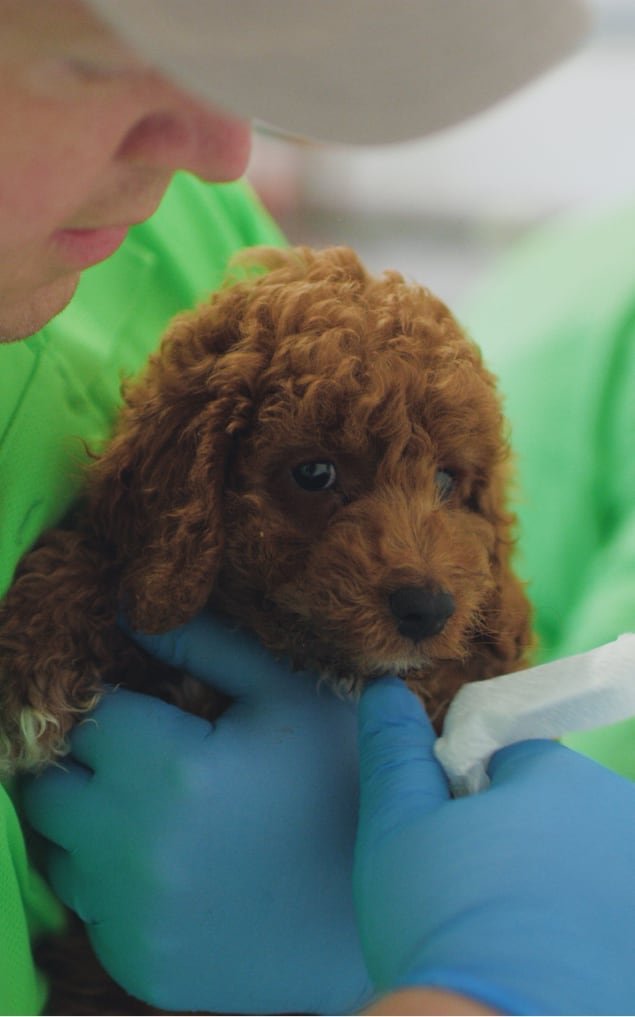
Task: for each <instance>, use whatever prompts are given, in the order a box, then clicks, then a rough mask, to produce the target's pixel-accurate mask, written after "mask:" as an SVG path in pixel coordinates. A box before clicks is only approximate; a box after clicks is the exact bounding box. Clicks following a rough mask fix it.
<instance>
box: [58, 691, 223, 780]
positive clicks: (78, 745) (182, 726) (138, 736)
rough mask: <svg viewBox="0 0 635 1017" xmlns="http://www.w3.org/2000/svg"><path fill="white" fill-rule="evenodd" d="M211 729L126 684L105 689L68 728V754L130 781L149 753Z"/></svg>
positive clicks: (163, 752) (165, 750) (189, 741)
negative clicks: (94, 705) (126, 686)
mask: <svg viewBox="0 0 635 1017" xmlns="http://www.w3.org/2000/svg"><path fill="white" fill-rule="evenodd" d="M213 730H214V728H213V726H212V725H211V724H210V723H209V722H208V721H206V720H203V719H202V718H201V717H195V716H193V715H192V714H189V713H185V712H184V711H183V710H179V709H178V708H177V707H176V706H172V705H170V704H169V703H164V702H163V701H162V700H160V699H155V698H154V697H153V696H144V695H142V694H141V693H139V692H130V691H128V690H127V689H110V690H108V691H107V692H106V694H105V695H104V697H103V699H102V700H101V702H100V703H99V704H98V706H97V707H96V708H95V709H94V710H93V711H92V712H91V713H90V714H88V715H87V716H86V717H85V718H84V719H83V720H82V721H81V722H80V723H79V724H77V725H76V727H75V728H74V729H73V731H72V733H71V739H70V742H71V751H70V755H71V756H72V758H73V759H74V760H75V761H76V762H78V763H81V764H82V765H83V766H86V767H89V768H90V769H91V770H94V771H95V772H98V771H99V769H100V766H101V765H102V764H104V763H105V764H106V765H107V768H108V777H109V778H112V779H114V780H118V778H119V776H121V777H122V778H123V779H124V780H129V779H130V778H131V776H132V774H133V772H134V771H135V770H136V769H137V768H139V767H140V766H141V765H142V764H144V763H145V761H146V760H147V759H148V758H154V757H156V756H157V753H158V752H160V753H161V758H165V757H166V756H168V755H169V753H170V751H171V746H173V745H174V744H176V745H177V746H178V745H179V744H183V743H185V744H188V745H190V746H192V747H193V746H194V745H195V744H196V741H197V740H198V741H204V740H205V739H207V738H208V737H209V735H210V734H211V733H212V731H213Z"/></svg>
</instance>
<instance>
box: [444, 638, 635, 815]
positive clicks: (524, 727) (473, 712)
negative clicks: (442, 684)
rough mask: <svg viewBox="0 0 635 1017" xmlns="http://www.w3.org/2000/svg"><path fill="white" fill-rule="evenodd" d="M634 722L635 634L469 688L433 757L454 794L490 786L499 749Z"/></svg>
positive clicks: (460, 697) (447, 720) (456, 700)
mask: <svg viewBox="0 0 635 1017" xmlns="http://www.w3.org/2000/svg"><path fill="white" fill-rule="evenodd" d="M632 716H635V633H627V634H625V635H622V636H620V637H619V639H616V640H615V642H612V643H606V644H605V645H604V646H600V647H598V648H597V649H595V650H590V651H589V652H588V653H580V654H577V655H576V656H574V657H565V658H564V659H562V660H556V661H553V662H552V663H549V664H541V665H539V666H538V667H532V668H529V669H528V670H526V671H517V672H516V673H515V674H507V675H502V676H501V677H499V678H489V679H487V680H485V681H482V682H474V683H472V684H469V685H464V686H463V688H461V689H460V690H459V692H458V693H457V695H456V696H455V698H454V700H453V701H452V703H451V704H450V708H449V710H448V713H447V715H446V718H445V723H444V726H443V734H442V736H441V738H439V739H438V740H437V742H436V744H435V747H434V751H435V754H436V756H437V759H438V760H439V762H440V763H441V765H442V766H443V769H444V770H445V772H446V774H447V776H448V780H449V781H450V787H451V788H452V792H453V794H454V795H457V796H458V795H465V794H472V793H474V792H476V791H480V790H481V789H482V788H484V787H487V785H488V783H489V778H488V776H487V772H486V771H487V765H488V763H489V760H490V758H491V756H492V755H493V754H494V753H495V752H496V751H497V750H498V749H500V748H503V747H504V746H506V745H511V744H513V743H514V742H519V741H523V740H524V739H526V738H560V737H562V736H563V735H565V734H569V733H571V732H573V731H588V730H590V729H592V728H597V727H603V726H604V725H607V724H614V723H617V722H618V721H621V720H626V719H627V718H629V717H632Z"/></svg>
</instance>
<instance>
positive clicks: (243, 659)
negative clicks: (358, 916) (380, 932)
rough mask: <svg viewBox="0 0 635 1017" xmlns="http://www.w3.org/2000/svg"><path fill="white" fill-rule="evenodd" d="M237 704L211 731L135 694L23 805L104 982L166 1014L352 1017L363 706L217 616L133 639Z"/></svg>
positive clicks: (361, 983) (115, 702) (107, 713)
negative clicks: (83, 926) (343, 1016)
mask: <svg viewBox="0 0 635 1017" xmlns="http://www.w3.org/2000/svg"><path fill="white" fill-rule="evenodd" d="M137 638H138V639H139V641H140V642H141V643H142V644H143V645H145V646H146V648H148V649H150V650H151V651H152V652H153V653H154V654H155V656H158V657H161V658H162V659H163V660H166V661H168V662H170V663H173V664H175V665H176V666H183V667H186V668H187V670H189V671H190V672H191V673H192V674H194V675H196V676H198V677H200V678H201V679H203V680H205V681H208V682H213V684H214V685H215V686H216V687H217V688H222V689H223V690H224V691H225V692H227V693H229V694H230V695H231V696H232V697H234V698H235V701H234V702H233V704H232V705H231V707H230V708H229V709H228V710H227V712H226V713H225V714H224V715H223V716H222V717H221V718H220V719H219V720H218V722H217V723H216V725H215V726H214V727H212V726H210V725H209V724H208V723H207V722H205V721H203V720H201V719H200V718H196V717H192V716H191V715H188V714H185V713H182V712H181V711H179V710H176V709H175V708H173V707H171V706H168V705H166V704H165V703H162V702H159V701H158V700H154V699H150V698H147V697H145V696H140V695H136V694H134V693H131V692H124V691H118V692H112V693H109V694H107V695H106V696H105V698H104V700H103V701H102V703H101V704H100V705H99V707H98V708H97V710H96V711H95V713H94V715H93V720H92V721H90V720H89V721H87V722H85V723H82V724H81V725H79V726H78V727H77V728H76V729H75V731H74V733H73V736H72V750H71V751H72V755H71V758H70V759H69V760H68V761H65V768H66V770H67V772H64V770H62V769H60V768H51V769H49V770H48V771H47V772H46V773H45V774H44V775H43V776H41V777H39V778H36V779H33V780H31V781H29V783H28V785H27V787H26V789H25V792H24V806H25V809H26V813H27V816H28V818H29V820H30V822H31V823H32V824H33V826H34V827H35V828H36V829H37V830H39V831H40V832H41V833H42V834H44V835H45V836H46V837H47V838H48V839H49V840H50V841H52V842H53V843H52V845H51V847H50V851H49V854H48V871H49V876H50V879H51V882H52V885H53V887H54V888H55V890H56V891H57V893H58V894H59V895H60V897H61V898H62V900H64V902H65V903H66V904H68V905H69V906H70V907H71V908H73V909H74V910H75V911H76V912H77V913H78V914H79V915H80V917H81V918H82V919H83V920H84V921H85V922H86V923H87V924H88V927H89V933H90V938H91V940H92V943H93V946H94V948H95V950H96V952H97V955H98V956H99V958H100V960H101V961H102V963H103V965H104V967H105V968H106V970H107V971H108V972H109V973H110V974H111V975H112V976H113V977H114V978H115V980H116V981H118V982H119V983H120V984H121V985H122V986H123V987H124V988H125V989H127V990H128V991H129V992H131V993H132V994H133V995H135V996H137V997H140V998H141V999H144V1000H147V1001H149V1002H151V1003H153V1004H154V1005H155V1006H158V1007H162V1008H165V1009H168V1010H179V1011H180V1010H201V1009H203V1010H207V1011H209V1010H215V1011H220V1012H222V1013H234V1012H240V1013H270V1012H272V1013H284V1012H293V1013H310V1012H317V1013H323V1012H327V1013H343V1012H346V1011H348V1010H352V1009H356V1008H358V1007H359V1006H361V1004H362V1002H363V1001H364V1000H365V999H367V998H368V997H369V995H370V994H371V989H370V983H369V980H368V976H367V973H366V969H365V965H364V962H363V959H362V953H361V949H360V946H359V942H358V937H357V931H356V925H355V917H354V909H353V898H352V865H353V846H354V840H355V827H356V822H357V804H358V759H357V735H356V723H357V721H356V710H355V709H354V708H353V707H352V706H351V705H350V704H347V703H345V702H342V701H341V700H339V699H337V698H335V697H334V696H333V695H332V694H331V693H330V692H329V691H328V689H327V688H326V687H319V688H317V689H316V684H315V678H314V677H313V676H311V675H308V674H301V673H291V671H290V670H289V669H288V667H287V666H286V665H285V664H282V663H280V662H279V661H275V660H274V659H273V658H272V657H271V656H269V654H267V653H266V652H265V651H264V650H263V649H262V648H261V647H260V646H259V645H257V644H256V643H255V641H253V640H252V639H251V638H248V637H247V636H246V635H245V634H244V633H241V634H237V633H234V632H230V631H229V630H228V629H226V628H225V627H224V626H223V625H221V624H220V623H218V622H217V621H215V620H212V619H211V618H209V617H207V618H204V617H202V616H201V617H199V618H198V619H196V620H195V621H194V622H192V623H191V624H190V625H188V626H186V627H184V628H183V629H180V630H177V631H176V632H174V633H171V634H168V635H167V636H164V637H148V638H145V637H137Z"/></svg>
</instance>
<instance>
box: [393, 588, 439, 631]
mask: <svg viewBox="0 0 635 1017" xmlns="http://www.w3.org/2000/svg"><path fill="white" fill-rule="evenodd" d="M388 602H389V604H390V610H391V611H392V613H393V615H394V616H395V618H396V619H397V631H398V632H399V635H400V636H405V637H406V639H412V641H413V642H414V643H418V642H420V640H422V639H427V638H428V636H436V635H438V634H439V632H441V630H442V629H443V626H444V625H445V623H446V622H447V620H448V618H449V617H450V616H451V615H453V614H454V600H453V599H452V597H451V595H450V594H449V593H445V592H444V591H443V590H437V589H435V588H434V587H431V586H402V587H400V588H399V589H398V590H395V591H394V592H393V593H391V594H390V595H389V597H388Z"/></svg>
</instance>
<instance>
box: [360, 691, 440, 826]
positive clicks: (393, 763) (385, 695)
mask: <svg viewBox="0 0 635 1017" xmlns="http://www.w3.org/2000/svg"><path fill="white" fill-rule="evenodd" d="M435 741H436V735H435V733H434V730H433V728H432V725H431V724H430V721H429V719H428V717H427V715H426V712H425V710H424V708H423V706H422V705H421V703H420V701H419V700H418V698H417V697H416V696H415V695H414V694H413V693H412V692H410V690H409V689H408V688H407V687H406V685H405V684H404V683H403V682H402V681H401V680H400V679H399V678H391V677H387V678H380V679H378V680H377V681H374V682H373V683H372V684H370V685H369V686H367V688H366V689H365V690H364V692H363V693H362V697H361V700H360V707H359V752H360V779H361V814H362V819H367V818H368V816H374V817H375V818H376V819H377V820H378V821H382V820H385V821H386V822H392V821H394V820H395V818H396V817H398V816H399V814H400V812H402V811H403V809H408V810H409V811H412V810H413V809H416V813H417V816H418V817H419V818H420V817H421V816H423V815H424V814H426V813H428V812H432V811H434V810H435V809H436V808H437V807H438V806H439V805H440V804H441V803H442V802H444V801H446V800H447V799H448V798H449V791H448V786H447V781H446V778H445V774H444V773H443V770H442V769H441V767H440V765H439V763H438V762H437V760H436V758H435V756H434V753H433V746H434V743H435Z"/></svg>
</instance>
